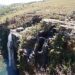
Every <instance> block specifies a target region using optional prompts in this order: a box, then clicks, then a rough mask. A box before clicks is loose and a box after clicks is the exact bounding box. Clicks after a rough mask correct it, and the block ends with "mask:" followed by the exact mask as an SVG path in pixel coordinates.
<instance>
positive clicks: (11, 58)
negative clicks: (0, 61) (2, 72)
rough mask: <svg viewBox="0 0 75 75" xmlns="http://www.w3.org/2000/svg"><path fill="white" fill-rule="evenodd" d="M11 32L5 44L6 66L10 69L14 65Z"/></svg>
mask: <svg viewBox="0 0 75 75" xmlns="http://www.w3.org/2000/svg"><path fill="white" fill-rule="evenodd" d="M12 41H13V40H12V32H11V31H10V33H9V35H8V42H7V48H8V65H9V67H11V66H12V65H14V53H13V50H12Z"/></svg>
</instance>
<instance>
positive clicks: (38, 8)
mask: <svg viewBox="0 0 75 75" xmlns="http://www.w3.org/2000/svg"><path fill="white" fill-rule="evenodd" d="M7 9H8V10H7ZM5 10H6V11H5ZM74 10H75V1H74V0H63V1H62V0H45V1H41V2H33V3H27V4H26V3H25V4H12V5H10V6H8V7H6V8H5V9H4V10H3V11H4V12H5V13H6V14H5V13H4V16H1V17H0V19H1V20H0V21H4V20H5V19H6V18H7V17H8V18H11V17H13V16H16V15H22V14H26V13H29V12H35V13H37V14H43V15H46V14H51V13H65V14H66V13H67V14H69V13H71V12H72V11H74Z"/></svg>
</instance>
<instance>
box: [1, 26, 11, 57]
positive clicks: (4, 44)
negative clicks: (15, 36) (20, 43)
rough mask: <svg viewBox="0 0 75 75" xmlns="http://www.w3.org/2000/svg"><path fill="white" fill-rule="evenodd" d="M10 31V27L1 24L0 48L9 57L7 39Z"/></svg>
mask: <svg viewBox="0 0 75 75" xmlns="http://www.w3.org/2000/svg"><path fill="white" fill-rule="evenodd" d="M9 32H10V30H9V29H8V28H6V27H3V26H0V50H1V52H2V54H3V56H4V58H7V41H8V34H9Z"/></svg>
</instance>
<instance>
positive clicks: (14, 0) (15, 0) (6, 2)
mask: <svg viewBox="0 0 75 75" xmlns="http://www.w3.org/2000/svg"><path fill="white" fill-rule="evenodd" d="M33 1H42V0H0V4H2V5H9V4H13V3H28V2H33Z"/></svg>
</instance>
